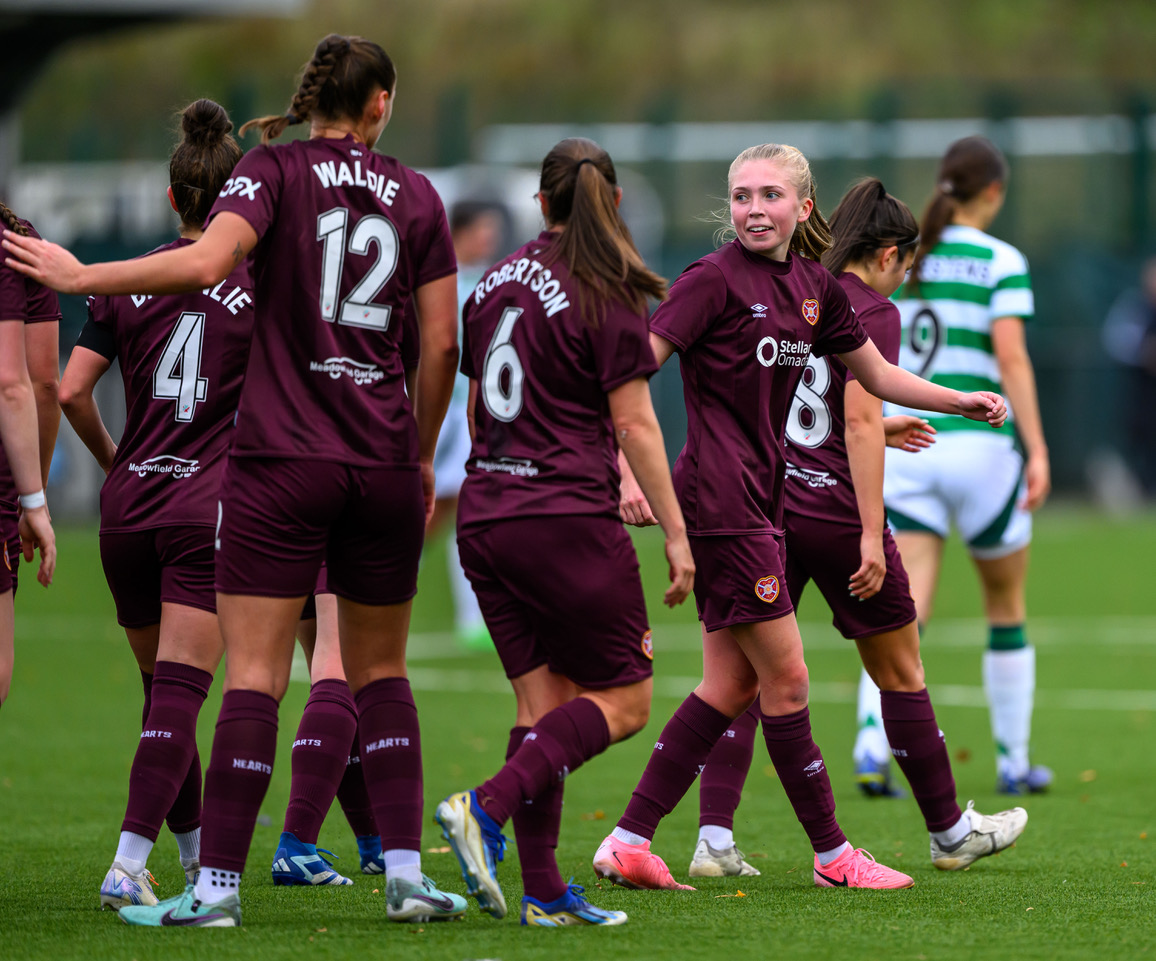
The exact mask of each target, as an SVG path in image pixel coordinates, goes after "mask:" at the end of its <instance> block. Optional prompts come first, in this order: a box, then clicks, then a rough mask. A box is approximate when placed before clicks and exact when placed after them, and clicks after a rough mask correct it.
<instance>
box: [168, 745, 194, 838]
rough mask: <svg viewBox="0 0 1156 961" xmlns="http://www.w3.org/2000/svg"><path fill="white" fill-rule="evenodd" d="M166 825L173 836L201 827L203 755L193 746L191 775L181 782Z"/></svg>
mask: <svg viewBox="0 0 1156 961" xmlns="http://www.w3.org/2000/svg"><path fill="white" fill-rule="evenodd" d="M165 823H166V824H167V825H168V826H169V830H170V831H172V832H173V834H188V832H189V831H192V830H195V829H196V828H199V827H200V826H201V754H200V752H199V751H198V750H197V747H196V745H195V744H194V745H193V757H192V760H190V761H189V773H188V774H186V775H185V779H184V781H182V782H181V788H180V790H179V791H177V799H176V800H175V801H173V806H172V807H171V808H169V813H168V814H167V815H165Z"/></svg>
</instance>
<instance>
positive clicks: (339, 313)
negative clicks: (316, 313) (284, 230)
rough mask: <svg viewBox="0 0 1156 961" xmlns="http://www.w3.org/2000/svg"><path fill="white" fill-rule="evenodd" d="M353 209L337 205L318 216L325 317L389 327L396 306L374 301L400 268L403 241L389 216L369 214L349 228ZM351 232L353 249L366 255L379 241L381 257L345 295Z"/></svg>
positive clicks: (372, 327)
mask: <svg viewBox="0 0 1156 961" xmlns="http://www.w3.org/2000/svg"><path fill="white" fill-rule="evenodd" d="M348 225H349V211H348V210H346V209H345V208H344V207H334V208H333V209H332V210H327V211H325V213H323V214H319V215H318V217H317V239H318V240H319V241H321V244H322V246H321V319H322V320H325V321H328V322H329V323H333V322H334V321H335V320H336V321H337V323H339V324H346V325H348V326H350V327H364V328H366V329H368V330H387V329H388V328H389V315H390V313H391V312H392V311H393V308H392V307H386V306H383V305H382V304H375V303H372V302H371V301H372V300H373V298H374V297H376V296H377V295H378V293H380V292H381V288H382V287H384V286H385V285H386V282H387V281H388V280H389V278H390V277H392V276H393V272H394V271H395V270H396V269H397V261H398V256H399V254H400V251H401V243H400V241H399V239H398V236H397V228H396V227H395V226H394V225H393V224H392V223H390V222H389V221H388V220H387V219H386V218H385V217H382V216H379V215H378V214H367V215H366V216H364V217H362V218H361V219H360V220H359V221H357V224H356V225H355V226H354V228H353V230H352V231H348V230H347V228H348ZM347 232H348V233H349V252H350V253H353V254H361V255H362V256H364V255H365V254H368V253H369V245H370V244H376V245H377V260H375V261H374V262H373V265H372V266H371V267H370V268H369V270H367V271H366V273H365V276H364V277H362V278H361V280H359V281H358V282H357V284H356V286H354V288H353V290H351V291H350V292H349V293H348V294H346V296H345V299H344V300H341V301H340V303H339V302H338V298H339V295H340V293H341V272H342V269H343V268H344V266H345V235H346V233H347Z"/></svg>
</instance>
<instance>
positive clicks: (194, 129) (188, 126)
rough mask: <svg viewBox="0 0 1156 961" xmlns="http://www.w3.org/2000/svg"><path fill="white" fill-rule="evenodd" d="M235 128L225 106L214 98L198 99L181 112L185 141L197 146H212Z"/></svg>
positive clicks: (182, 131)
mask: <svg viewBox="0 0 1156 961" xmlns="http://www.w3.org/2000/svg"><path fill="white" fill-rule="evenodd" d="M232 130H233V123H232V121H231V120H229V115H228V114H227V113H226V112H225V108H224V107H222V106H221V105H220V104H219V103H217V102H215V101H213V100H207V99H202V100H197V101H196V102H195V103H191V104H189V105H188V106H187V107H185V110H184V113H182V114H181V133H182V134H184V139H185V142H186V143H188V144H191V145H193V146H196V147H212V146H214V145H215V144H218V143H220V142H221V141H222V140H224V139H225V138H226V137H227V136H228V135H229V134H230V133H231V132H232Z"/></svg>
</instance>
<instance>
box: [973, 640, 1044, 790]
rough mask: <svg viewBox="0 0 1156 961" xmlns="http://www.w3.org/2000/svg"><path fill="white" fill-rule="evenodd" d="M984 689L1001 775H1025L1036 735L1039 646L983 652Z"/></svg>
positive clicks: (1015, 776)
mask: <svg viewBox="0 0 1156 961" xmlns="http://www.w3.org/2000/svg"><path fill="white" fill-rule="evenodd" d="M983 689H984V693H985V694H987V703H988V706H989V707H990V708H991V735H992V738H993V739H994V740H995V745H996V750H997V752H998V758H997V760H996V768H997V770H998V772H999V773H1000V774H1003V775H1007V776H1008V777H1012V778H1022V777H1025V776H1026V775H1027V773H1028V742H1029V741H1030V740H1031V734H1032V701H1033V699H1034V696H1035V690H1036V649H1035V648H1034V647H1031V646H1028V647H1021V648H1018V649H1016V650H1012V651H991V650H988V651H984V652H983Z"/></svg>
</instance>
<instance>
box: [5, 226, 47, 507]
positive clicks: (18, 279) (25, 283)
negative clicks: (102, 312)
mask: <svg viewBox="0 0 1156 961" xmlns="http://www.w3.org/2000/svg"><path fill="white" fill-rule="evenodd" d="M18 219H19V218H18ZM20 223H22V224H23V225H24V227H25V228H26V229H27V231H28V236H30V237H39V236H40V234H38V233H37V232H36V228H35V227H33V226H32V224H30V223H29V222H28V221H27V220H20ZM0 320H20V321H23V322H24V323H26V324H45V323H52V322H55V321H59V320H60V301H59V300H58V299H57V297H56V291H54V290H49V288H47V287H45V286H43V285H41V284H38V283H37V282H36V281H35V280H32V279H31V278H29V277H25V276H24V275H23V274H21V273H17V272H16V271H15V270H13V269H12V268H11V267H6V266H4V264H3V263H2V262H0ZM16 497H17V492H16V481H15V480H13V478H12V470H11V468H10V467H9V466H8V455H7V454H5V453H4V445H3V444H0V510H4V509H9V510H15V509H16V505H17V501H16Z"/></svg>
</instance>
